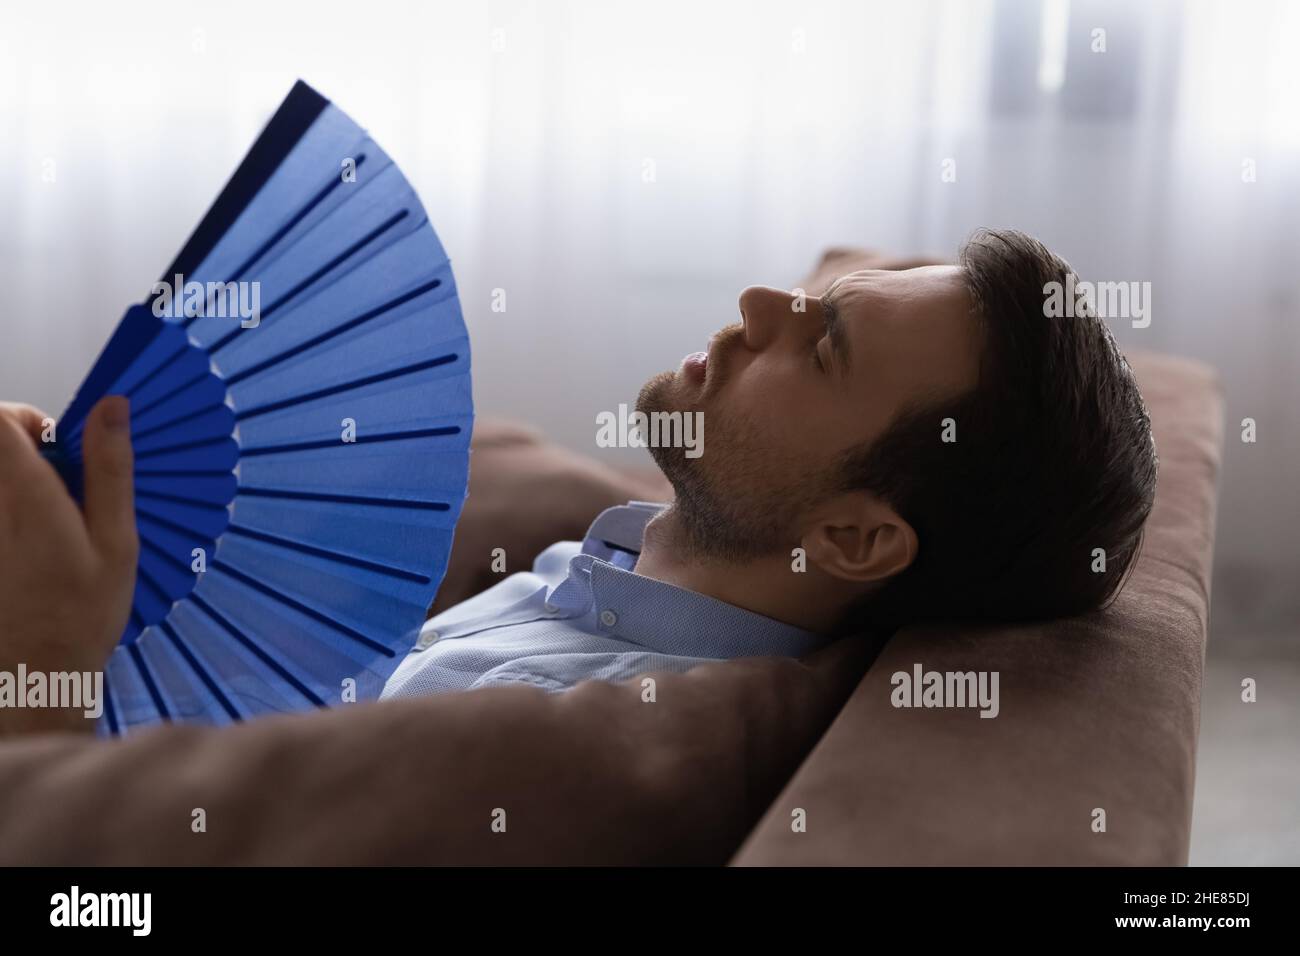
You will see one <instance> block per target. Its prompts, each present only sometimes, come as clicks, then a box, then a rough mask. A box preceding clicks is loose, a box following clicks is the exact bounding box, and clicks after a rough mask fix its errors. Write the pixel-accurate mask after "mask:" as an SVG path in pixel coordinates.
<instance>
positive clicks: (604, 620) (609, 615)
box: [600, 610, 618, 627]
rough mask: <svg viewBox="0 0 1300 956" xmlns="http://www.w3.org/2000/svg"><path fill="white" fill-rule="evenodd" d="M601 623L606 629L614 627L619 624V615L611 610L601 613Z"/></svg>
mask: <svg viewBox="0 0 1300 956" xmlns="http://www.w3.org/2000/svg"><path fill="white" fill-rule="evenodd" d="M600 623H601V624H604V625H605V626H606V627H613V626H614V625H615V624H617V623H618V615H617V614H615V613H614V612H613V611H609V610H605V611H601V612H600Z"/></svg>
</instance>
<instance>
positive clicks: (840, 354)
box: [821, 282, 853, 372]
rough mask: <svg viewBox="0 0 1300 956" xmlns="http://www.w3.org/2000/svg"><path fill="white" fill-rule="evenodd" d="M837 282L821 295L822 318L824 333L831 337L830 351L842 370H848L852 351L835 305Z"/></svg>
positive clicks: (842, 321)
mask: <svg viewBox="0 0 1300 956" xmlns="http://www.w3.org/2000/svg"><path fill="white" fill-rule="evenodd" d="M838 285H839V283H838V282H836V283H834V284H832V285H831V287H830V288H829V289H827V290H826V294H825V295H823V296H822V299H821V302H822V318H823V319H824V320H825V322H826V334H827V335H829V336H830V337H831V352H832V353H833V354H834V356H835V358H836V359H837V360H838V361H839V364H840V366H841V368H842V369H843V371H844V372H847V371H848V370H849V364H850V360H851V359H852V357H853V356H852V352H851V349H850V348H849V337H848V334H847V333H846V332H845V330H844V320H843V319H842V318H841V317H840V310H839V309H838V308H837V307H836V302H835V299H836V296H835V292H836V291H837V287H838Z"/></svg>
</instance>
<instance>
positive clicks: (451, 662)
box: [383, 232, 1156, 698]
mask: <svg viewBox="0 0 1300 956" xmlns="http://www.w3.org/2000/svg"><path fill="white" fill-rule="evenodd" d="M1068 272H1069V267H1068V266H1067V265H1066V263H1064V262H1063V261H1061V260H1060V259H1059V258H1057V257H1056V256H1054V255H1053V254H1052V253H1051V252H1049V251H1048V250H1047V249H1046V248H1045V247H1044V246H1043V245H1042V244H1040V243H1038V242H1037V241H1035V240H1033V239H1030V238H1029V237H1027V236H1024V235H1022V234H1020V233H1015V232H984V233H980V234H978V235H976V236H975V237H974V238H973V239H972V240H971V241H970V242H969V243H968V244H967V245H966V246H965V247H964V248H963V250H962V253H961V257H960V264H959V265H958V266H948V265H934V266H924V267H918V268H913V269H907V270H903V271H888V270H868V271H862V272H855V273H852V274H849V275H847V276H844V277H842V278H841V279H840V280H839V281H837V282H835V283H834V285H833V286H832V287H831V288H830V289H829V290H828V291H827V292H826V294H825V295H822V296H820V297H816V296H810V297H801V296H800V295H798V294H792V293H788V292H782V291H778V290H776V289H768V288H761V287H754V288H749V289H746V290H745V291H744V292H743V293H742V294H741V297H740V312H741V322H740V323H739V324H737V325H731V326H727V327H726V328H724V329H722V330H721V331H719V332H718V333H717V334H715V335H714V336H713V338H712V340H711V343H710V347H709V351H708V352H707V353H698V354H695V355H691V356H688V357H687V359H686V360H685V361H684V362H683V364H682V366H681V368H680V369H679V370H678V371H677V372H665V373H662V374H660V375H658V376H656V377H655V378H653V379H651V380H650V381H649V382H647V383H646V384H645V386H644V387H643V388H642V389H641V393H640V396H639V397H638V400H637V410H638V411H640V412H643V413H645V414H646V415H650V414H653V413H655V412H683V413H696V412H698V413H702V416H703V420H704V423H705V425H706V426H707V432H706V434H707V440H706V443H705V445H704V448H705V453H704V454H702V455H699V456H698V457H692V456H691V455H690V454H686V453H685V450H684V449H683V448H671V447H664V446H662V445H660V446H658V447H652V448H651V453H652V454H653V456H654V458H655V461H656V463H657V464H658V465H659V467H660V468H661V469H662V470H663V473H664V474H665V475H666V476H667V478H668V479H669V480H670V481H671V483H672V487H673V491H674V492H675V498H674V500H673V502H672V504H670V505H669V506H667V507H666V508H661V507H660V506H655V505H646V504H640V503H633V504H631V505H628V506H625V507H618V508H612V509H609V510H607V511H606V512H605V513H603V514H601V515H600V516H599V517H598V518H597V519H596V521H595V523H593V524H592V526H591V528H590V530H588V532H587V534H586V537H585V540H584V541H583V542H582V544H581V545H578V544H577V543H569V542H566V543H560V544H556V545H554V546H553V547H551V548H550V549H548V550H547V551H545V552H544V553H543V554H542V555H541V556H540V557H539V558H538V559H537V562H536V564H535V566H534V569H533V571H532V572H531V573H520V574H515V575H512V576H511V577H509V578H507V579H506V580H504V581H501V582H500V583H499V584H497V585H496V586H495V587H493V588H491V589H489V590H488V591H486V592H484V593H482V594H480V595H478V596H476V597H474V598H472V599H470V600H468V601H466V602H464V603H463V604H461V605H459V606H457V607H455V608H453V609H450V610H447V611H445V612H443V613H442V614H440V615H438V616H437V617H435V618H434V619H432V620H431V621H430V622H429V623H428V624H427V625H426V627H425V629H424V633H423V635H422V638H421V640H420V641H419V643H418V644H417V646H416V648H415V649H414V650H413V651H412V652H411V653H410V655H409V656H408V657H407V658H406V660H405V661H404V662H403V663H402V664H401V665H400V666H399V668H398V670H397V672H396V673H395V674H394V675H393V677H392V678H391V679H390V680H389V682H388V685H387V686H386V688H385V690H384V694H383V696H384V697H385V698H391V697H400V696H412V695H418V694H427V693H436V692H438V691H442V690H449V689H457V688H473V687H482V686H487V685H491V684H500V683H510V682H516V681H524V682H529V683H534V684H537V685H540V686H542V687H545V688H547V689H550V690H562V689H565V688H567V687H570V686H572V685H573V684H575V683H577V682H578V681H580V680H583V679H588V678H599V679H606V680H619V679H625V678H629V677H632V676H634V675H636V674H641V673H645V672H647V671H651V670H670V671H671V670H675V671H684V670H688V669H690V668H691V667H694V666H696V665H698V664H699V663H700V662H701V661H703V660H710V659H723V658H732V657H740V656H751V655H764V654H773V655H788V656H800V655H802V654H804V653H805V652H807V651H809V650H811V649H812V648H813V647H815V646H817V645H818V644H820V643H824V641H825V636H826V635H830V634H836V633H843V632H846V631H848V630H850V629H853V630H860V629H861V628H862V626H863V625H864V624H865V625H867V626H869V627H874V628H876V629H880V630H888V629H892V628H893V627H895V626H897V625H898V624H899V623H901V622H903V621H912V620H919V619H922V618H927V617H931V618H940V619H943V618H955V619H964V618H986V619H987V618H992V619H1013V618H1025V617H1029V618H1032V617H1055V616H1063V615H1069V614H1075V613H1079V612H1082V611H1085V610H1089V609H1091V608H1094V607H1097V606H1099V605H1101V604H1102V603H1104V602H1105V601H1106V600H1107V599H1108V598H1109V597H1110V596H1112V595H1113V594H1114V593H1115V592H1116V591H1117V589H1118V587H1119V585H1120V583H1121V581H1122V580H1123V576H1124V574H1125V572H1126V570H1127V568H1128V567H1129V565H1130V564H1131V563H1132V561H1133V557H1134V555H1135V553H1136V551H1137V547H1138V542H1139V538H1140V534H1141V529H1142V525H1143V522H1144V521H1145V519H1146V516H1147V514H1148V512H1149V511H1150V509H1151V503H1152V499H1153V496H1154V492H1155V482H1156V458H1155V449H1154V445H1153V443H1152V440H1151V433H1150V422H1149V420H1148V417H1147V414H1146V410H1145V408H1144V406H1143V403H1142V400H1141V398H1140V396H1139V394H1138V390H1137V386H1136V385H1135V383H1134V381H1133V378H1132V375H1131V373H1130V371H1129V369H1128V366H1127V363H1126V362H1125V361H1124V359H1123V357H1122V356H1121V355H1120V353H1119V351H1118V349H1117V348H1116V346H1115V343H1114V340H1113V339H1112V338H1111V336H1110V333H1109V331H1108V330H1107V329H1106V326H1105V325H1104V323H1103V322H1102V321H1101V320H1100V319H1097V318H1095V317H1089V318H1070V319H1047V318H1045V317H1044V306H1043V303H1044V292H1045V286H1046V284H1047V283H1049V282H1053V281H1055V282H1061V283H1062V284H1064V282H1065V277H1066V274H1067V273H1068ZM1096 549H1102V550H1103V551H1104V562H1102V561H1099V560H1098V552H1097V550H1096ZM1103 567H1104V570H1102V568H1103Z"/></svg>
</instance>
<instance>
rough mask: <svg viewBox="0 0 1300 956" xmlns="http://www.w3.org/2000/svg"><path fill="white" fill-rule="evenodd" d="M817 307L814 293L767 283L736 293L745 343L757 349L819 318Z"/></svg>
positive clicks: (798, 332) (756, 350) (799, 329)
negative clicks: (789, 289) (776, 287)
mask: <svg viewBox="0 0 1300 956" xmlns="http://www.w3.org/2000/svg"><path fill="white" fill-rule="evenodd" d="M820 308H821V300H820V299H818V298H816V297H815V296H810V295H805V294H803V293H802V292H787V291H786V290H785V289H773V288H772V287H771V286H762V285H754V286H750V287H749V288H748V289H746V290H745V291H744V292H742V293H740V318H741V322H742V324H743V325H744V329H745V345H747V346H748V347H749V348H751V349H753V350H754V351H755V352H761V351H762V350H763V349H766V348H769V347H770V346H771V345H772V343H773V342H775V341H777V340H779V339H780V338H781V337H782V336H783V335H795V334H801V333H802V330H803V329H804V328H805V327H806V326H807V325H808V323H809V322H818V321H820V319H818V317H817V316H818V311H819V309H820Z"/></svg>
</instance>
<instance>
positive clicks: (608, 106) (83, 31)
mask: <svg viewBox="0 0 1300 956" xmlns="http://www.w3.org/2000/svg"><path fill="white" fill-rule="evenodd" d="M1099 29H1100V30H1104V31H1105V34H1104V42H1105V51H1104V52H1100V51H1097V50H1095V47H1096V44H1097V37H1098V35H1097V34H1096V33H1095V31H1096V30H1099ZM1297 40H1300V5H1297V4H1289V3H1284V2H1276V3H1273V2H1264V3H1251V2H1215V3H1212V2H1188V3H1174V2H1166V0H1156V2H1151V3H1143V4H1133V3H1127V2H1120V0H1073V2H1070V0H1044V2H1042V3H1037V2H1014V0H975V2H963V0H954V2H945V0H923V2H902V0H893V2H888V3H884V2H879V3H862V2H850V0H842V2H830V0H803V2H778V0H765V2H759V3H752V2H748V3H742V2H730V3H727V2H712V3H704V2H699V0H662V2H656V3H652V4H647V3H636V2H622V3H619V2H604V0H589V2H581V0H572V2H553V3H527V2H488V3H470V2H463V3H423V2H415V0H411V2H407V3H384V2H379V0H372V2H369V3H364V4H359V3H354V2H347V3H333V4H331V3H314V4H310V5H308V4H303V5H301V6H297V5H294V6H291V5H288V4H280V3H270V2H265V0H263V2H258V3H210V4H199V5H190V6H181V5H176V4H173V3H165V2H153V3H141V4H132V5H122V6H117V5H112V6H110V5H95V6H90V5H84V4H76V5H62V4H59V3H28V4H22V3H10V4H6V5H5V6H4V7H3V8H0V117H3V123H4V134H5V144H6V149H5V150H3V151H2V152H0V290H2V292H3V296H2V298H0V321H2V322H3V330H4V335H3V337H2V338H0V395H3V396H5V397H17V398H23V399H26V400H30V401H35V402H37V403H40V404H42V405H44V406H46V407H48V408H49V409H51V410H55V411H57V410H58V409H60V408H61V407H62V405H63V403H64V402H65V401H66V399H67V397H68V395H69V393H70V391H71V390H72V389H73V388H74V387H75V385H76V384H77V383H78V381H79V380H80V377H81V375H82V374H83V373H84V371H85V369H86V368H87V367H88V365H89V363H90V362H91V361H92V360H93V358H94V355H95V354H96V351H97V349H98V348H99V346H100V345H101V344H102V342H103V339H104V336H105V335H106V333H107V332H108V331H109V330H110V329H111V328H112V326H113V324H114V323H115V322H116V321H117V319H118V317H119V315H120V313H121V311H122V308H123V307H124V306H125V304H127V303H128V302H130V301H133V300H135V299H136V298H138V297H139V296H140V295H141V294H142V293H143V291H144V290H145V289H146V288H147V285H148V284H149V283H150V282H152V280H153V279H154V278H155V277H156V274H157V273H158V271H159V270H160V269H161V268H162V267H163V266H164V265H165V263H166V262H168V261H169V260H170V258H171V256H172V254H173V253H174V252H175V251H176V249H177V248H178V247H179V244H180V243H181V242H182V241H183V240H184V238H185V237H186V235H187V234H188V231H189V230H190V229H191V228H192V227H193V225H194V224H195V223H196V221H197V218H198V216H199V215H200V214H201V213H202V211H203V209H204V208H206V206H207V204H208V203H209V202H210V200H211V199H212V197H213V196H214V195H215V193H216V191H217V190H218V189H219V187H220V186H221V185H222V183H224V181H225V178H226V177H227V176H228V175H229V174H230V172H231V171H232V170H233V168H234V165H235V163H236V162H237V161H238V159H239V158H240V157H241V156H242V154H243V152H244V150H245V149H246V148H247V146H248V144H249V143H250V142H251V140H252V138H253V137H254V135H255V134H256V132H257V130H258V128H259V127H260V125H261V123H262V122H264V121H265V119H266V118H267V116H269V114H270V112H271V110H273V109H274V107H275V106H276V104H277V103H278V101H279V99H280V97H281V96H282V95H283V94H284V92H286V91H287V90H288V88H289V86H290V84H291V83H292V81H293V80H294V79H295V78H296V77H299V76H301V77H303V78H304V79H306V80H308V82H311V83H312V84H313V85H315V86H316V87H317V88H318V89H320V90H321V91H322V92H323V93H325V94H326V95H327V96H330V97H331V98H333V99H334V100H335V101H336V102H338V103H339V105H340V106H342V107H343V108H344V109H346V110H348V111H349V112H351V113H352V114H353V115H355V116H356V117H358V118H359V119H361V120H362V121H363V122H364V123H365V124H367V125H368V126H369V127H370V129H371V130H372V132H373V133H374V134H375V136H376V138H377V139H378V140H379V141H380V142H381V143H382V144H383V145H384V146H385V147H386V148H387V149H388V150H389V152H391V153H392V154H393V155H394V156H395V157H396V158H397V159H398V161H399V162H400V163H401V164H402V166H403V168H404V169H405V170H406V171H407V173H408V175H409V176H410V177H411V178H412V180H413V181H414V182H415V184H416V186H417V188H418V189H419V190H420V192H421V195H422V196H423V198H424V201H425V204H426V206H427V207H428V209H429V212H430V215H431V216H432V218H433V220H434V222H435V224H436V225H437V228H438V230H439V232H440V234H441V235H442V237H443V239H444V242H445V243H446V244H447V246H448V248H449V249H450V251H451V253H452V256H453V259H454V261H455V263H456V267H457V276H458V281H459V282H460V285H461V290H462V295H463V298H464V303H465V310H466V314H467V318H468V320H469V322H470V325H471V331H472V334H473V337H474V347H475V367H476V395H477V400H478V403H479V407H480V408H481V409H482V410H483V411H491V412H500V413H505V414H513V415H517V416H521V417H525V418H529V419H531V420H533V421H535V422H537V423H538V424H540V425H542V426H543V427H545V428H546V429H547V430H548V431H550V432H551V433H552V434H553V435H555V436H556V437H557V438H559V439H561V440H562V441H565V442H566V443H568V444H571V445H573V446H574V447H576V448H579V449H582V450H584V451H587V452H590V453H593V454H604V455H615V456H617V455H619V454H628V455H631V454H635V453H634V452H625V453H620V452H619V451H618V450H613V451H611V450H602V449H597V448H596V447H595V443H594V435H595V429H594V421H595V414H596V412H597V411H600V410H604V409H614V408H616V407H617V405H618V403H620V402H630V401H631V400H632V399H633V397H634V396H635V394H636V390H637V388H638V386H639V385H640V383H641V382H642V381H644V379H645V378H646V377H648V376H649V375H650V374H652V373H654V372H656V371H658V370H661V369H664V368H669V367H673V366H675V365H676V364H677V362H678V361H679V360H680V357H681V356H682V355H683V354H684V353H685V352H688V351H693V350H695V349H697V348H700V347H702V344H703V342H704V340H705V337H706V336H707V335H708V333H709V332H711V331H712V330H713V329H715V328H717V327H718V326H720V325H722V324H724V323H726V322H730V321H732V320H733V319H734V318H735V315H736V311H735V298H736V295H737V293H738V292H739V290H740V289H741V288H742V287H743V286H744V285H746V284H750V283H755V282H761V283H767V284H774V285H790V284H793V283H794V282H795V281H796V280H797V278H798V277H799V276H800V274H802V273H803V272H804V271H805V269H806V268H807V267H808V266H809V265H810V264H811V262H812V261H813V259H814V258H815V256H816V254H817V253H818V252H819V250H820V249H822V248H823V247H825V246H827V245H830V244H834V243H858V244H868V245H873V246H879V247H884V248H888V249H890V250H893V251H898V252H919V251H926V252H933V253H939V254H952V253H953V252H954V251H955V249H956V246H957V245H958V244H959V243H960V241H961V239H962V238H963V237H964V236H965V235H966V234H967V233H969V231H970V230H971V229H973V228H974V227H976V226H978V225H984V224H988V225H1013V226H1017V227H1020V228H1023V229H1026V230H1028V231H1030V232H1033V233H1036V234H1038V235H1040V236H1041V237H1042V238H1044V239H1045V240H1046V241H1047V242H1048V243H1049V244H1051V245H1052V246H1053V247H1054V248H1056V249H1058V251H1060V252H1062V253H1063V254H1064V255H1066V257H1067V258H1069V259H1070V260H1071V261H1072V263H1073V264H1074V265H1075V266H1076V267H1077V268H1078V269H1079V270H1080V271H1081V272H1082V273H1083V274H1084V277H1085V278H1095V279H1107V280H1141V281H1150V282H1151V283H1152V288H1153V321H1152V324H1151V327H1150V328H1148V329H1143V330H1135V329H1131V328H1125V327H1124V325H1123V324H1121V325H1120V326H1119V327H1118V328H1117V330H1116V331H1117V334H1118V335H1119V337H1120V339H1121V341H1122V342H1123V343H1124V344H1126V345H1132V346H1149V347H1152V348H1159V349H1165V350H1169V351H1175V352H1182V353H1185V354H1190V355H1195V356H1199V357H1202V358H1206V359H1208V360H1210V361H1212V362H1213V363H1214V364H1216V365H1217V366H1218V367H1219V368H1220V369H1221V371H1222V373H1223V375H1224V379H1225V384H1226V386H1227V397H1228V403H1227V405H1228V422H1229V426H1230V427H1229V430H1228V439H1229V442H1228V447H1227V451H1226V456H1225V474H1224V486H1223V489H1222V499H1221V511H1220V540H1219V549H1218V551H1219V572H1218V578H1217V582H1216V583H1217V586H1218V587H1219V592H1218V593H1216V602H1217V604H1218V605H1219V608H1218V610H1219V611H1223V610H1225V605H1226V609H1227V611H1228V613H1229V614H1230V615H1231V617H1232V618H1233V619H1243V618H1253V619H1257V620H1258V621H1260V622H1264V623H1276V622H1283V621H1290V620H1295V619H1297V618H1300V597H1297V593H1296V591H1295V589H1294V588H1293V587H1290V586H1289V582H1293V581H1294V580H1295V579H1296V577H1297V576H1300V557H1298V556H1300V548H1297V547H1296V546H1295V543H1294V542H1295V540H1296V538H1297V536H1298V535H1300V517H1298V516H1297V510H1298V509H1297V508H1296V507H1295V493H1294V491H1293V489H1294V487H1295V484H1296V481H1295V478H1296V470H1297V468H1296V463H1297V461H1300V424H1298V423H1297V421H1296V418H1295V415H1294V410H1295V409H1296V408H1297V406H1298V405H1300V385H1297V382H1300V374H1297V373H1298V372H1300V335H1297V333H1296V322H1297V318H1298V316H1300V270H1298V269H1297V268H1296V266H1297V263H1298V262H1300V238H1298V237H1297V231H1296V228H1295V221H1296V216H1297V213H1298V212H1300V163H1298V162H1297V160H1300V58H1297V57H1296V56H1295V54H1294V51H1295V49H1296V47H1297ZM946 161H951V163H950V164H949V165H948V166H947V167H945V162H946ZM1247 167H1249V168H1250V169H1252V170H1253V171H1254V181H1253V182H1246V181H1243V170H1244V169H1246V168H1247ZM945 168H947V169H948V170H950V171H951V170H955V173H956V178H955V181H945V178H944V176H943V172H944V170H945ZM949 178H951V177H949ZM496 289H504V290H505V292H506V311H505V312H504V313H500V312H494V311H492V309H491V303H492V296H493V290H496ZM1247 416H1249V417H1252V418H1255V419H1256V420H1257V422H1258V423H1259V434H1260V438H1259V441H1258V443H1256V444H1254V445H1243V444H1242V443H1241V442H1240V441H1239V440H1238V436H1239V425H1238V424H1237V423H1239V422H1240V420H1241V419H1242V418H1244V417H1247ZM1224 617H1225V619H1227V617H1228V615H1227V614H1225V615H1224Z"/></svg>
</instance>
